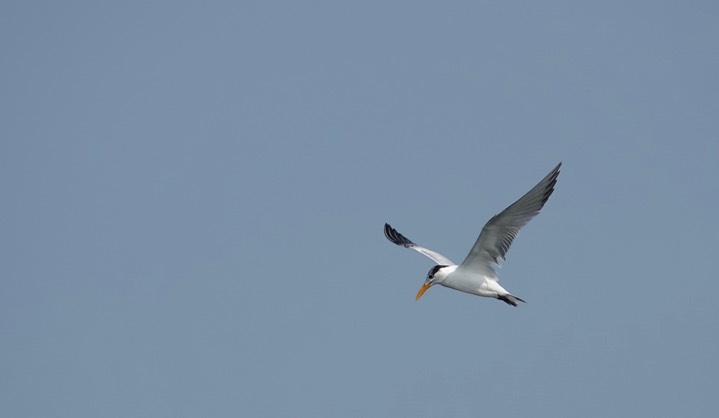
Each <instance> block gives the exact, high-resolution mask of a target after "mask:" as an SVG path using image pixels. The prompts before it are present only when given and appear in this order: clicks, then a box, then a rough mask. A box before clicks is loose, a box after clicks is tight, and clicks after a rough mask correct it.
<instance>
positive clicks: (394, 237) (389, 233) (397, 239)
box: [384, 223, 414, 246]
mask: <svg viewBox="0 0 719 418" xmlns="http://www.w3.org/2000/svg"><path fill="white" fill-rule="evenodd" d="M384 236H385V237H387V239H388V240H390V241H392V242H393V243H394V244H397V245H403V246H410V245H414V242H412V241H411V240H410V239H409V238H407V237H405V236H404V235H402V234H400V233H399V232H397V230H396V229H394V228H392V227H391V226H390V225H389V224H388V223H385V224H384Z"/></svg>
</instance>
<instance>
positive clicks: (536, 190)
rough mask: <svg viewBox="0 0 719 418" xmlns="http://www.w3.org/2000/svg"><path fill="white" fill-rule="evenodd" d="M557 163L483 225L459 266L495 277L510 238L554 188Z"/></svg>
mask: <svg viewBox="0 0 719 418" xmlns="http://www.w3.org/2000/svg"><path fill="white" fill-rule="evenodd" d="M561 166H562V163H559V164H558V165H557V166H556V167H554V170H552V171H551V172H550V173H549V174H547V176H546V177H544V178H543V179H542V181H540V182H539V183H537V185H536V186H534V187H533V188H532V190H530V191H528V192H527V194H525V195H524V196H522V197H520V198H519V200H517V201H516V202H514V203H512V204H511V205H510V206H509V207H508V208H507V209H505V210H503V211H502V212H500V213H499V214H497V215H494V217H492V219H490V220H489V222H487V224H486V225H484V228H482V232H480V234H479V237H478V238H477V242H475V244H474V247H472V249H471V250H470V251H469V254H468V255H467V258H465V259H464V261H463V262H462V264H461V265H460V266H459V268H458V270H462V269H465V270H472V271H477V272H481V273H483V274H485V275H487V276H489V277H494V278H495V279H496V278H497V270H496V267H497V266H500V265H501V264H502V262H503V261H504V259H505V258H506V255H507V251H509V247H510V246H511V245H512V241H514V239H515V238H516V237H517V234H519V230H520V229H521V228H522V227H523V226H524V225H526V224H527V223H528V222H529V221H530V220H531V219H532V218H534V217H535V216H536V215H537V214H538V213H539V211H540V210H541V209H542V207H543V206H544V204H545V203H547V199H549V196H551V195H552V192H554V185H555V184H556V183H557V176H559V168H560V167H561Z"/></svg>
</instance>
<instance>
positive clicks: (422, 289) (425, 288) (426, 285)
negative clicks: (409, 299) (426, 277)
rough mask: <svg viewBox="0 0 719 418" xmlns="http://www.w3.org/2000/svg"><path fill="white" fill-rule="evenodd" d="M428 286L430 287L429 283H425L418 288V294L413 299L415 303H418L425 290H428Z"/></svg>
mask: <svg viewBox="0 0 719 418" xmlns="http://www.w3.org/2000/svg"><path fill="white" fill-rule="evenodd" d="M430 286H432V285H431V284H430V283H429V282H425V283H424V284H423V285H422V287H420V288H419V292H417V297H416V298H415V299H414V300H415V302H416V301H418V300H419V298H421V297H422V295H424V292H426V291H427V289H429V287H430Z"/></svg>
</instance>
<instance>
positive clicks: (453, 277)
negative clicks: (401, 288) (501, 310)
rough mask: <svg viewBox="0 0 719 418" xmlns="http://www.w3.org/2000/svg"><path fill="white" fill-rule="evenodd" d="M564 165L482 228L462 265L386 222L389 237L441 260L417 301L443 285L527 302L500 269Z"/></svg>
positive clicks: (542, 203)
mask: <svg viewBox="0 0 719 418" xmlns="http://www.w3.org/2000/svg"><path fill="white" fill-rule="evenodd" d="M561 166H562V163H561V162H560V163H559V164H557V166H556V167H554V169H553V170H552V171H551V172H549V174H547V176H546V177H544V178H543V179H542V180H541V181H540V182H539V183H537V185H536V186H534V187H533V188H532V190H530V191H528V192H527V194H525V195H524V196H522V197H520V198H519V200H517V201H516V202H514V203H512V204H511V205H509V207H507V208H506V209H505V210H503V211H501V212H500V213H498V214H497V215H494V216H493V217H492V219H490V220H489V222H487V223H486V224H485V225H484V228H482V232H480V233H479V237H478V238H477V241H476V242H475V243H474V246H473V247H472V249H471V250H470V251H469V254H468V255H467V258H465V259H464V261H463V262H462V264H459V265H457V264H455V263H454V262H452V260H450V259H449V258H447V257H445V256H443V255H442V254H440V253H438V252H436V251H433V250H430V249H428V248H425V247H421V246H419V245H417V244H415V243H414V242H412V240H410V239H409V238H407V237H405V236H404V235H402V234H400V233H399V232H397V230H396V229H394V228H392V227H391V226H390V225H389V224H384V235H385V236H386V237H387V239H388V240H390V241H392V242H393V243H395V244H397V245H400V246H402V247H404V248H409V249H411V250H415V251H417V252H419V253H420V254H423V255H425V256H427V257H429V258H431V259H432V260H433V261H434V262H435V263H437V265H435V266H434V267H432V268H431V269H430V270H429V273H427V279H426V280H425V282H424V284H423V285H422V287H421V288H420V289H419V292H417V297H416V298H415V300H419V298H421V297H422V295H423V294H424V292H426V291H427V289H429V288H430V287H432V286H434V285H435V284H440V285H442V286H444V287H449V288H451V289H455V290H459V291H462V292H466V293H471V294H473V295H478V296H484V297H488V298H495V299H499V300H501V301H504V302H506V303H508V304H510V305H512V306H517V302H525V301H524V300H523V299H522V298H520V297H518V296H516V295H513V294H511V293H509V292H508V291H507V290H505V289H504V288H503V287H502V286H500V285H499V277H498V276H497V269H498V268H499V267H500V266H501V265H502V262H504V260H505V258H506V256H507V251H509V247H510V246H511V245H512V241H514V239H515V238H517V234H519V230H520V229H521V228H522V227H523V226H524V225H526V224H527V223H528V222H529V221H530V220H532V218H534V217H535V216H536V215H537V214H538V213H539V211H540V210H541V209H542V207H543V206H544V204H545V203H547V200H548V199H549V196H551V195H552V192H554V185H555V184H556V183H557V176H559V168H560V167H561Z"/></svg>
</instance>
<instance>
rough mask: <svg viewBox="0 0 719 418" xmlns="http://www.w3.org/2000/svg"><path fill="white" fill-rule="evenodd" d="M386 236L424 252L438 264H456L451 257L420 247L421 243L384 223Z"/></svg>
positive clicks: (394, 241) (407, 246)
mask: <svg viewBox="0 0 719 418" xmlns="http://www.w3.org/2000/svg"><path fill="white" fill-rule="evenodd" d="M384 236H385V237H387V239H388V240H390V241H392V242H393V243H395V244H397V245H401V246H402V247H404V248H409V249H410V250H415V251H417V252H418V253H421V254H424V255H425V256H427V257H429V258H431V259H432V260H434V262H435V263H437V264H441V265H444V266H453V265H454V263H453V262H452V260H450V259H449V258H447V257H445V256H443V255H442V254H440V253H438V252H435V251H432V250H430V249H427V248H424V247H420V246H419V245H417V244H415V243H414V242H412V241H411V240H410V239H409V238H407V237H405V236H404V235H402V234H400V233H399V232H397V230H396V229H394V228H392V227H391V226H389V224H384Z"/></svg>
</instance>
